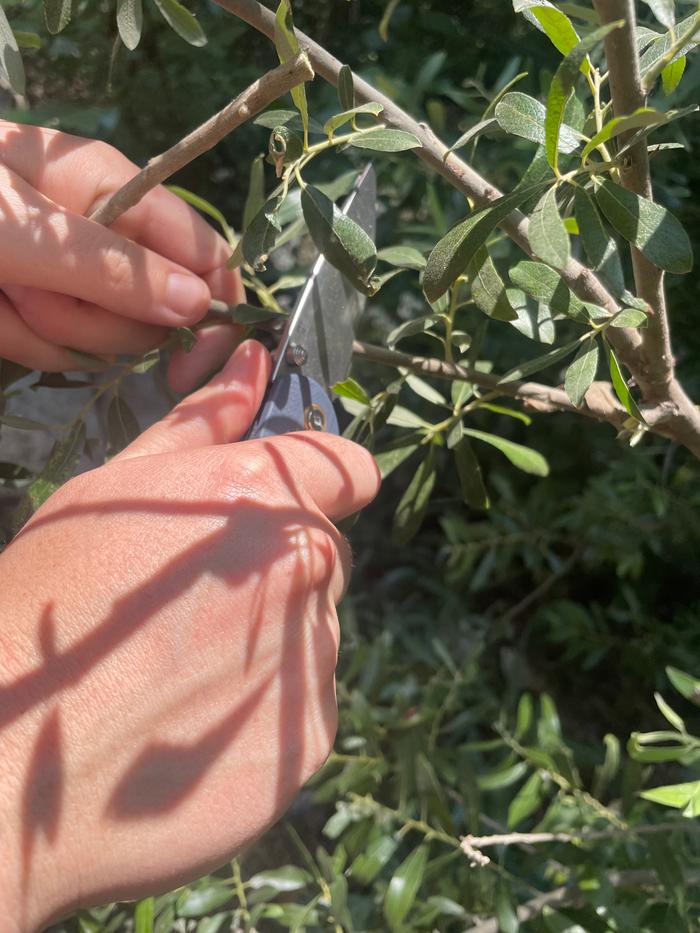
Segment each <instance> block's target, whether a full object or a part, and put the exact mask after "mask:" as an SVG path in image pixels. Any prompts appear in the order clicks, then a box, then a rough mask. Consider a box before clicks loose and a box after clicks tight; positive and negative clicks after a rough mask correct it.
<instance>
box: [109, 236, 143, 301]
mask: <svg viewBox="0 0 700 933" xmlns="http://www.w3.org/2000/svg"><path fill="white" fill-rule="evenodd" d="M137 251H138V247H137V246H136V245H135V244H133V243H131V242H130V241H129V240H124V241H122V243H121V244H120V245H119V246H118V247H109V248H108V249H107V252H106V255H105V273H106V278H107V287H108V288H109V289H111V290H112V291H116V292H125V291H126V292H131V291H132V290H133V289H134V279H135V269H136V260H137V256H136V253H137Z"/></svg>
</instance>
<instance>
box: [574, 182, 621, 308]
mask: <svg viewBox="0 0 700 933" xmlns="http://www.w3.org/2000/svg"><path fill="white" fill-rule="evenodd" d="M574 213H575V215H576V220H577V221H578V227H579V233H580V236H581V241H582V243H583V248H584V250H585V251H586V255H587V256H588V260H589V262H590V264H591V268H592V269H593V271H594V272H597V273H598V274H599V275H600V277H601V278H602V279H603V280H604V282H605V283H606V284H607V285H608V286H609V288H611V289H612V292H613V294H615V295H620V294H622V292H623V291H624V288H625V277H624V273H623V271H622V262H621V260H620V253H619V251H618V249H617V244H616V243H615V240H614V239H613V238H612V237H611V236H609V235H608V233H607V231H606V230H605V227H604V226H603V222H602V220H601V219H600V214H599V213H598V210H597V208H596V206H595V202H594V201H593V198H592V197H591V196H590V194H589V193H588V192H587V191H586V189H585V188H581V187H577V188H576V191H575V193H574Z"/></svg>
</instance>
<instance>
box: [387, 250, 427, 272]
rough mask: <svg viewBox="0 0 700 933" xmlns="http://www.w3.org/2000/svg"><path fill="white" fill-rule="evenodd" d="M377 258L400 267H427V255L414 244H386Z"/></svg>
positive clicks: (418, 268)
mask: <svg viewBox="0 0 700 933" xmlns="http://www.w3.org/2000/svg"><path fill="white" fill-rule="evenodd" d="M377 259H381V260H383V261H384V262H388V263H390V264H391V265H392V266H397V267H398V268H399V269H417V270H418V271H420V270H421V269H424V268H425V262H426V260H425V256H424V255H423V253H421V252H420V251H419V250H417V249H416V248H415V247H414V246H386V247H384V249H380V250H379V252H378V253H377Z"/></svg>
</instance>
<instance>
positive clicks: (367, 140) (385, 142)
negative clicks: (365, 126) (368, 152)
mask: <svg viewBox="0 0 700 933" xmlns="http://www.w3.org/2000/svg"><path fill="white" fill-rule="evenodd" d="M348 144H349V145H351V146H354V147H355V148H356V149H373V150H374V151H376V152H404V151H405V150H407V149H419V148H420V146H421V141H420V139H418V137H417V136H414V135H413V133H407V132H406V131H405V130H393V129H385V128H382V127H377V129H376V130H369V131H368V132H366V133H364V132H363V133H358V134H357V135H356V136H353V137H352V138H351V139H349V140H348Z"/></svg>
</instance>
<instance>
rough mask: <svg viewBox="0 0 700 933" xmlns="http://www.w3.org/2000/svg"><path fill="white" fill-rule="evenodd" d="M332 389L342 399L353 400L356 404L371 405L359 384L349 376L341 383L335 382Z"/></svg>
mask: <svg viewBox="0 0 700 933" xmlns="http://www.w3.org/2000/svg"><path fill="white" fill-rule="evenodd" d="M332 388H333V391H334V392H335V394H336V395H341V396H343V397H344V398H354V399H356V400H357V401H358V402H362V404H363V405H369V404H370V403H371V399H370V397H369V395H367V393H366V392H365V390H364V389H363V388H362V386H361V385H360V383H359V382H357V381H356V380H355V379H353V378H352V377H351V376H348V378H347V379H345V380H344V381H343V382H336V384H335V385H334V386H333V387H332Z"/></svg>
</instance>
